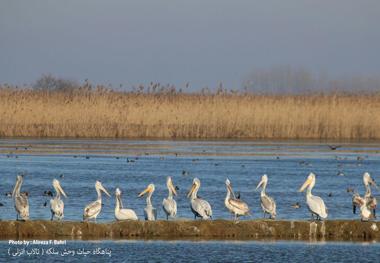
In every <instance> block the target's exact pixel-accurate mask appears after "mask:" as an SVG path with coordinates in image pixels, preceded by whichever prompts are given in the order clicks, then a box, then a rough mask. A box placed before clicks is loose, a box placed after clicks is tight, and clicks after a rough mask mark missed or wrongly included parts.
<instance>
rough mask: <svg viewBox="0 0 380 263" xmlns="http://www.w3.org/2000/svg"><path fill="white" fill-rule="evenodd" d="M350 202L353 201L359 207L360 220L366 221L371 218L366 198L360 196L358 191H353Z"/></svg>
mask: <svg viewBox="0 0 380 263" xmlns="http://www.w3.org/2000/svg"><path fill="white" fill-rule="evenodd" d="M352 202H353V203H355V207H356V206H358V207H359V208H360V216H361V220H362V221H368V220H369V219H371V218H373V214H372V213H371V211H370V210H369V208H368V206H367V202H366V199H365V198H363V197H361V196H360V195H359V194H358V193H355V194H354V195H353V197H352Z"/></svg>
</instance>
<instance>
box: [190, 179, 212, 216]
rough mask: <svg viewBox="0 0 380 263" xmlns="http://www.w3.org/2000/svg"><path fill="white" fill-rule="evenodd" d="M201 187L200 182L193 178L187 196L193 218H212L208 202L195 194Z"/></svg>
mask: <svg viewBox="0 0 380 263" xmlns="http://www.w3.org/2000/svg"><path fill="white" fill-rule="evenodd" d="M200 187H201V182H200V181H199V179H198V178H194V180H193V185H192V186H191V189H190V191H189V193H188V194H187V197H188V198H190V208H191V211H192V212H193V214H194V219H196V218H197V217H201V218H202V219H210V218H212V210H211V206H210V204H209V203H208V202H207V201H206V200H203V199H201V198H200V197H198V196H197V193H198V190H199V188H200Z"/></svg>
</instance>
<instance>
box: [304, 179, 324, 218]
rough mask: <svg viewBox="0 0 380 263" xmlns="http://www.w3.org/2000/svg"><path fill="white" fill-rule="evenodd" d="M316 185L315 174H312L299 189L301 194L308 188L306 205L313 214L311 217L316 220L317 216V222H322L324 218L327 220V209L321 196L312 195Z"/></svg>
mask: <svg viewBox="0 0 380 263" xmlns="http://www.w3.org/2000/svg"><path fill="white" fill-rule="evenodd" d="M314 185H315V174H313V173H310V174H309V176H308V177H307V179H306V181H305V183H304V184H303V185H302V187H301V188H300V189H299V192H303V191H304V190H305V188H306V187H308V188H307V191H306V203H307V206H308V208H309V210H310V212H311V216H312V218H313V219H314V215H316V216H317V220H321V219H322V218H323V219H325V218H327V208H326V206H325V203H324V202H323V200H322V198H320V197H319V196H314V195H312V194H311V189H313V187H314Z"/></svg>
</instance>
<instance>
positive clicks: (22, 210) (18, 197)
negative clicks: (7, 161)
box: [12, 175, 29, 220]
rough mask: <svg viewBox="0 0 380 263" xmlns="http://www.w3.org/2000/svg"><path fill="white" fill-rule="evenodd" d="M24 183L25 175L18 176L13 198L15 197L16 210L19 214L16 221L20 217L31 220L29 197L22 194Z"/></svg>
mask: <svg viewBox="0 0 380 263" xmlns="http://www.w3.org/2000/svg"><path fill="white" fill-rule="evenodd" d="M23 181H24V175H17V179H16V184H15V187H14V188H13V192H12V197H13V200H14V204H15V209H16V212H17V218H16V220H18V219H19V216H20V217H21V219H22V220H28V219H29V199H28V195H27V194H25V193H21V192H20V189H21V186H22V183H23Z"/></svg>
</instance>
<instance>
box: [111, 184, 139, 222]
mask: <svg viewBox="0 0 380 263" xmlns="http://www.w3.org/2000/svg"><path fill="white" fill-rule="evenodd" d="M115 196H116V207H115V218H116V220H119V221H121V220H138V218H137V215H136V213H135V211H133V210H132V209H126V208H123V202H122V201H121V191H120V189H119V188H116V191H115Z"/></svg>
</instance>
